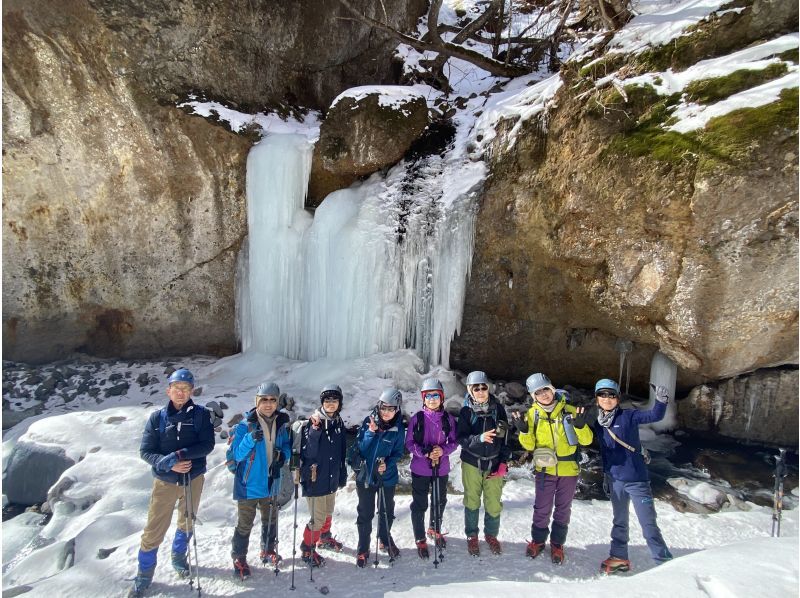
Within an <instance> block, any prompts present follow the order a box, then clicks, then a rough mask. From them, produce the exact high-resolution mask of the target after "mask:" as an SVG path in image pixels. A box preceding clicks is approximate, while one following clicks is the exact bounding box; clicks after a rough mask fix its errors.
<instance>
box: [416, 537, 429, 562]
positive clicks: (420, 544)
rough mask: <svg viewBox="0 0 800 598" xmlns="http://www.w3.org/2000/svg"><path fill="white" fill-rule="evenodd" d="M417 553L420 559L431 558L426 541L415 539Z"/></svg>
mask: <svg viewBox="0 0 800 598" xmlns="http://www.w3.org/2000/svg"><path fill="white" fill-rule="evenodd" d="M417 554H418V555H419V558H421V559H429V558H431V555H430V553H429V552H428V543H427V542H426V541H425V540H424V539H423V540H417Z"/></svg>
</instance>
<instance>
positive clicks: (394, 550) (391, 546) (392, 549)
mask: <svg viewBox="0 0 800 598" xmlns="http://www.w3.org/2000/svg"><path fill="white" fill-rule="evenodd" d="M380 549H381V552H387V553H388V554H389V556H390V557H391V558H393V559H396V558H397V557H399V556H400V549H399V548H398V547H397V544H395V543H394V539H392V537H391V536H389V543H388V544H384V542H383V540H381V541H380Z"/></svg>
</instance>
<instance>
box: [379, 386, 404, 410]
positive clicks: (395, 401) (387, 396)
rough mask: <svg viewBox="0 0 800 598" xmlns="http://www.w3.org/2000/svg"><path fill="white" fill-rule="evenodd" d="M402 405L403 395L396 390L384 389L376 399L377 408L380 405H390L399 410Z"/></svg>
mask: <svg viewBox="0 0 800 598" xmlns="http://www.w3.org/2000/svg"><path fill="white" fill-rule="evenodd" d="M402 404H403V395H402V394H401V393H400V391H399V390H397V389H396V388H385V389H384V390H383V392H382V393H381V396H380V398H379V399H378V407H380V406H381V405H390V406H392V407H397V408H398V409H400V406H401V405H402Z"/></svg>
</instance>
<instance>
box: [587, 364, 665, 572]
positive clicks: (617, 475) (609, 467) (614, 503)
mask: <svg viewBox="0 0 800 598" xmlns="http://www.w3.org/2000/svg"><path fill="white" fill-rule="evenodd" d="M651 386H652V385H651ZM653 389H654V391H655V395H656V402H655V405H654V406H653V408H652V409H650V410H649V411H639V410H638V409H620V408H619V386H618V385H617V383H616V382H614V381H613V380H609V379H607V378H604V379H602V380H598V382H597V384H595V387H594V394H595V398H596V399H597V406H598V412H597V422H596V423H595V436H596V437H597V438H598V439H599V440H600V454H601V456H602V458H603V473H604V475H605V480H604V482H603V487H604V488H607V492H608V493H609V494H610V495H611V507H612V509H613V511H614V525H613V527H612V528H611V548H610V550H609V557H608V558H607V559H606V560H604V561H603V562H602V563H601V565H600V570H601V571H602V572H604V573H607V574H610V573H616V572H617V571H629V570H630V568H631V563H630V561H629V560H628V536H629V533H628V509H629V503H631V502H633V510H634V512H635V513H636V517H637V518H638V519H639V525H640V526H641V528H642V534H643V535H644V539H645V541H646V542H647V546H648V548H649V549H650V554H651V555H652V556H653V559H654V560H655V561H656V563H663V562H665V561H668V560H670V559H672V554H671V553H670V551H669V548H667V545H666V543H665V542H664V538H663V537H662V536H661V530H660V529H659V528H658V523H657V522H656V509H655V505H654V504H653V491H652V489H651V488H650V475H649V474H648V472H647V465H646V463H645V459H644V455H643V454H642V443H641V441H640V440H639V425H640V424H649V423H653V422H657V421H660V420H661V419H663V417H664V415H665V414H666V412H667V403H668V402H669V394H668V392H667V389H666V388H664V387H663V386H654V387H653Z"/></svg>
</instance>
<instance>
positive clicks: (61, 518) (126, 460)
mask: <svg viewBox="0 0 800 598" xmlns="http://www.w3.org/2000/svg"><path fill="white" fill-rule="evenodd" d="M170 363H173V364H174V365H175V366H178V365H185V366H188V367H190V368H192V369H193V370H194V372H195V375H196V377H197V385H198V386H199V387H202V389H203V390H202V395H201V396H200V397H199V398H197V399H196V400H197V401H198V402H201V403H202V402H207V401H209V400H212V399H216V400H217V401H224V402H225V403H226V404H227V405H228V409H227V410H226V413H225V420H226V421H227V420H228V419H229V418H230V417H231V416H232V415H234V414H235V413H237V412H239V411H242V410H245V409H247V408H249V407H250V405H251V404H252V396H253V393H254V389H255V387H256V385H257V384H258V383H259V382H261V381H263V380H269V379H275V380H277V381H278V382H279V383H280V385H281V389H282V391H285V392H287V393H288V394H289V395H290V396H292V397H294V399H295V401H296V405H295V413H296V414H298V415H304V414H308V413H309V412H310V410H311V409H312V408H313V407H315V406H316V405H317V404H318V403H317V399H316V397H317V396H318V394H317V393H318V391H319V388H321V387H322V386H323V385H324V384H325V383H328V382H332V381H335V382H338V383H340V384H341V385H342V387H343V389H344V393H345V401H344V411H343V414H344V417H345V419H346V421H347V422H348V424H354V423H357V422H359V421H360V420H361V418H362V417H364V416H365V415H366V413H367V412H368V411H369V410H370V409H371V407H372V405H373V404H374V401H375V400H376V397H377V396H378V394H379V393H380V390H381V389H382V388H383V387H385V386H386V385H390V384H395V385H397V386H398V387H400V388H401V389H402V390H403V392H404V396H405V397H406V400H405V403H404V408H405V410H406V411H408V412H410V413H413V412H414V411H416V410H417V409H419V408H420V401H419V399H418V394H417V389H418V387H419V385H420V382H421V379H422V377H423V376H425V375H428V374H429V372H425V373H421V372H420V366H421V364H420V362H419V359H418V358H416V356H415V355H414V354H413V353H411V352H408V351H402V352H398V353H394V354H390V355H376V356H373V357H370V358H365V359H361V360H353V361H349V362H327V361H323V362H316V363H304V362H295V361H291V360H287V359H283V358H275V357H270V356H266V355H262V354H248V355H236V356H233V357H229V358H225V359H221V360H214V359H211V358H196V359H187V360H182V361H171V362H170ZM76 367H77V366H76ZM163 371H164V362H155V363H144V364H142V363H139V364H130V363H127V364H126V363H122V362H121V363H113V362H111V363H109V362H105V363H103V364H101V365H100V367H98V369H97V370H96V371H95V372H94V376H95V377H96V378H97V379H108V377H109V375H110V374H111V373H122V372H125V373H127V372H130V377H131V378H132V379H136V378H138V377H139V376H140V375H141V374H143V373H147V374H148V376H151V377H152V376H155V377H160V378H161V381H160V382H159V383H156V384H152V385H151V384H148V385H146V386H143V387H141V388H140V387H138V385H137V384H133V385H131V387H130V389H129V391H128V394H126V395H124V396H122V397H109V398H106V399H103V400H101V402H100V403H97V402H96V400H95V399H94V398H92V397H90V396H80V397H76V398H75V399H73V400H72V401H70V402H68V403H66V404H59V403H57V404H55V405H53V406H52V412H50V413H47V414H42V415H40V416H38V417H37V418H31V419H28V420H25V421H23V422H22V423H20V424H18V425H17V426H16V427H14V428H12V429H11V430H9V431H7V432H6V433H5V435H4V444H3V459H4V463H5V462H6V461H7V458H8V455H9V454H10V452H11V449H12V448H13V446H14V444H15V443H16V442H17V441H18V440H24V441H26V442H36V443H41V444H46V445H59V446H61V447H63V448H64V449H65V450H66V451H67V453H68V454H69V455H70V456H71V457H73V458H74V459H77V460H79V461H78V462H77V463H76V464H75V465H74V466H73V467H71V468H70V469H68V470H67V471H66V472H65V473H64V474H63V476H62V479H64V478H70V479H72V480H73V483H72V485H71V486H70V487H69V488H67V489H66V490H63V491H61V493H60V499H59V500H58V501H57V502H55V503H54V505H53V507H54V514H53V517H52V518H51V520H50V521H49V523H48V524H47V525H45V526H44V527H42V526H41V522H42V517H43V516H42V515H38V514H35V513H25V514H23V515H20V516H18V517H16V518H14V519H11V520H9V521H7V522H5V523H4V524H3V574H4V575H3V589H4V595H13V593H14V591H23V590H24V589H25V588H29V591H28V592H26V593H25V595H26V596H49V597H51V596H59V597H60V596H80V597H82V598H83V597H94V596H122V595H124V594H125V592H126V591H127V589H128V586H129V585H130V582H129V581H127V580H128V579H129V578H130V577H132V576H133V574H134V572H135V568H136V553H137V550H138V544H139V536H140V534H141V528H142V527H143V525H144V522H145V518H146V511H147V502H148V498H149V491H150V486H151V483H152V478H151V475H150V470H149V466H148V465H147V464H145V463H144V461H142V460H141V459H140V458H139V456H138V446H139V440H140V437H141V432H142V429H143V427H144V423H145V420H146V418H147V416H148V414H149V413H150V412H151V410H152V409H156V408H158V407H160V405H162V404H164V403H165V402H166V396H165V395H164V394H163V390H164V380H165V376H164V375H163ZM433 373H434V374H436V375H440V376H441V377H442V378H443V379H444V380H445V382H446V385H447V387H448V396H457V395H459V394H460V393H461V392H462V389H463V387H462V386H461V385H460V382H459V381H458V380H457V378H456V377H455V376H454V375H453V374H452V373H449V372H446V371H443V370H441V369H440V370H435V371H434V372H433ZM151 393H155V394H151ZM142 403H145V405H142ZM223 428H224V429H225V428H226V426H223ZM225 447H226V444H225V440H223V439H221V438H218V440H217V445H216V447H215V449H214V452H213V453H212V454H211V455H210V457H209V473H208V474H207V478H206V487H205V490H204V494H203V500H202V503H201V508H200V511H199V514H198V517H199V522H198V527H197V544H198V552H199V558H200V573H201V584H202V588H203V593H204V595H206V596H257V595H259V596H260V595H263V594H264V592H265V591H268V592H286V591H288V589H289V586H290V583H291V577H290V576H291V572H290V571H291V566H290V565H291V554H292V549H291V546H292V532H293V528H292V519H293V510H292V509H293V506H294V504H293V502H290V503H289V504H287V505H286V506H285V507H284V509H283V511H282V512H281V515H280V533H279V538H280V552H281V553H282V554H283V556H284V557H285V558H286V563H285V565H284V567H283V568H282V570H281V572H280V573H279V575H278V576H277V577H276V576H275V575H274V573H272V571H271V570H266V569H265V568H263V567H262V566H261V565H260V564H256V565H255V566H254V575H253V577H252V578H251V580H250V581H248V582H246V583H242V582H239V581H237V580H236V579H234V578H233V576H232V574H231V563H230V557H229V553H230V539H231V535H232V532H233V526H234V525H235V521H236V508H235V503H234V501H233V500H232V498H231V495H232V483H233V479H232V476H231V474H230V473H229V472H228V471H227V470H226V469H225V467H224V466H223V461H224V455H225ZM455 462H456V464H457V463H458V460H457V459H456V460H455ZM406 475H407V474H406ZM453 477H454V478H455V479H454V480H453V481H454V482H455V483H454V484H453V486H454V487H456V488H458V487H460V483H459V481H460V480H459V477H460V476H459V473H458V466H457V465H456V472H455V474H454V476H453ZM789 490H790V489H789V488H787V493H788V492H789ZM410 500H411V497H410V496H408V495H399V496H398V498H397V510H396V515H397V520H396V521H395V524H394V529H393V535H394V537H395V540H396V542H397V544H398V546H399V547H400V549H401V551H402V556H401V557H400V558H399V559H398V560H397V561H396V562H395V563H394V564H393V566H389V564H388V562H387V558H386V556H385V555H381V558H380V561H381V562H380V565H379V567H378V568H377V570H376V569H374V568H372V567H370V568H368V569H366V570H360V569H357V568H356V566H355V553H354V550H355V543H356V537H357V536H356V527H355V518H356V504H357V499H356V493H355V488H354V486H353V482H352V481H351V482H349V483H348V486H347V487H346V488H345V489H343V490H342V491H340V493H339V495H338V500H337V506H336V511H335V516H334V525H333V531H334V533H335V534H336V535H337V536H338V538H339V539H340V540H341V541H343V542H344V544H345V547H346V549H345V550H344V552H342V553H340V554H328V555H326V556H328V557H329V558H328V563H327V566H326V567H324V568H323V569H321V570H315V571H314V581H313V582H311V581H310V580H309V571H308V569H307V568H304V567H302V566H300V563H299V561H298V568H297V570H296V572H295V586H296V588H297V589H296V594H297V595H300V596H306V595H307V596H312V595H317V593H318V592H320V591H323V592H324V588H326V587H327V588H328V589H329V591H330V592H331V593H332V594H333V595H351V596H356V597H358V596H380V595H386V594H388V593H395V592H396V593H398V594H402V593H409V594H411V595H421V594H422V593H426V592H429V591H430V590H431V589H433V588H436V589H444V590H445V591H456V592H458V593H459V594H463V595H465V596H472V595H483V596H485V595H500V594H501V593H503V592H506V591H511V592H513V591H520V590H523V589H525V588H530V586H528V585H526V586H521V585H518V584H520V583H527V582H538V583H539V585H537V586H536V589H535V591H536V592H537V593H538V594H539V595H543V596H549V595H553V594H554V593H555V592H558V593H559V595H561V593H562V592H563V591H564V590H567V589H568V590H574V591H577V592H581V593H583V594H588V595H592V596H612V595H618V594H620V593H625V594H630V593H635V594H636V595H641V596H668V595H680V596H694V595H697V596H713V597H715V598H716V597H722V596H748V597H750V596H758V595H762V594H759V593H758V592H762V593H763V595H765V596H766V595H769V596H784V595H795V594H796V591H797V588H798V543H797V536H798V516H797V510H796V509H793V510H787V511H785V512H784V518H783V536H784V537H783V538H781V539H772V538H769V537H768V536H769V534H770V529H771V510H770V509H769V508H766V507H760V506H756V505H754V504H752V503H750V504H749V505H748V506H749V507H750V510H749V511H737V510H730V511H727V512H721V513H716V514H713V515H698V514H689V513H680V512H678V511H676V510H675V509H674V508H673V507H672V506H670V505H669V504H668V503H665V502H661V501H657V510H658V514H659V521H660V524H661V527H662V530H663V533H664V536H665V538H666V540H667V542H668V544H669V546H670V548H671V549H672V551H673V553H674V554H675V557H676V559H675V560H674V561H673V562H672V563H669V564H667V565H664V566H662V567H659V568H657V569H656V568H654V565H653V563H652V562H651V560H650V558H649V556H648V551H647V548H646V546H645V545H644V543H643V540H642V538H641V534H640V531H639V528H638V526H637V525H636V524H635V523H634V525H633V528H632V536H631V540H632V541H631V560H632V562H633V567H634V571H633V572H632V573H629V574H627V575H625V577H624V578H620V579H605V578H603V577H602V576H601V575H600V574H599V564H600V561H602V560H603V559H604V558H605V557H606V556H607V553H608V540H609V531H610V526H611V505H610V503H609V502H607V501H575V503H574V508H573V516H572V522H571V525H570V533H569V538H568V542H567V562H566V563H565V564H564V565H563V566H556V565H552V564H551V563H550V562H549V561H548V560H547V557H546V556H545V558H540V559H538V560H536V561H531V560H530V559H528V558H526V557H525V555H524V552H525V543H526V542H527V540H528V539H529V536H530V522H531V505H532V501H533V482H532V479H531V475H530V472H529V471H528V470H527V469H526V468H522V467H514V468H512V469H511V471H510V474H509V481H508V482H507V484H506V487H505V489H504V492H503V501H504V512H503V516H502V523H501V529H500V539H501V541H503V543H504V549H505V554H504V555H503V556H502V557H496V556H493V555H490V554H489V553H488V550H487V548H486V545H482V552H483V554H482V556H481V557H480V558H478V559H474V558H472V557H469V556H468V555H467V553H466V542H465V539H464V536H463V506H462V504H461V497H460V496H458V495H457V494H455V493H453V494H451V496H450V497H449V504H448V507H447V510H446V513H445V517H444V527H445V529H446V530H448V531H449V542H448V549H447V551H446V557H445V561H444V563H443V564H441V565H440V566H439V567H438V569H435V568H434V566H433V564H432V561H428V562H423V561H420V560H419V559H418V558H417V556H416V552H415V550H414V544H413V536H412V532H411V522H410V514H409V505H410ZM307 519H308V510H307V508H306V504H305V500H304V499H302V497H301V499H300V501H299V502H298V524H299V525H300V530H302V526H303V525H304V524H305V522H306V521H307ZM634 519H635V518H634ZM256 529H258V528H256ZM173 532H174V527H173V528H171V529H170V532H169V534H168V536H167V541H165V543H164V544H163V545H162V546H161V549H160V551H159V561H160V565H159V567H158V569H157V572H156V576H155V581H154V584H153V595H155V596H179V595H187V596H188V595H190V594H189V589H188V585H187V582H186V581H185V580H181V579H179V578H178V577H177V576H176V575H175V574H174V573H173V572H172V570H171V567H170V566H169V550H170V546H169V544H170V542H169V540H170V539H171V537H172V533H173ZM250 546H251V552H250V554H251V557H253V558H252V559H251V560H254V561H256V562H257V558H256V557H257V554H258V535H257V532H256V533H253V534H252V536H251V544H250ZM110 550H113V552H111V553H110V554H109V555H108V556H107V557H106V558H99V556H98V555H99V554H102V555H105V554H108V552H109V551H110ZM70 554H74V557H69V556H65V555H70ZM65 558H66V559H69V558H73V559H74V562H73V565H72V567H69V568H66V569H62V567H63V566H64V560H65ZM548 582H550V583H548ZM587 583H588V584H591V585H587ZM550 584H558V585H550ZM564 584H569V585H566V586H565V585H564ZM12 588H18V589H17V590H12Z"/></svg>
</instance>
